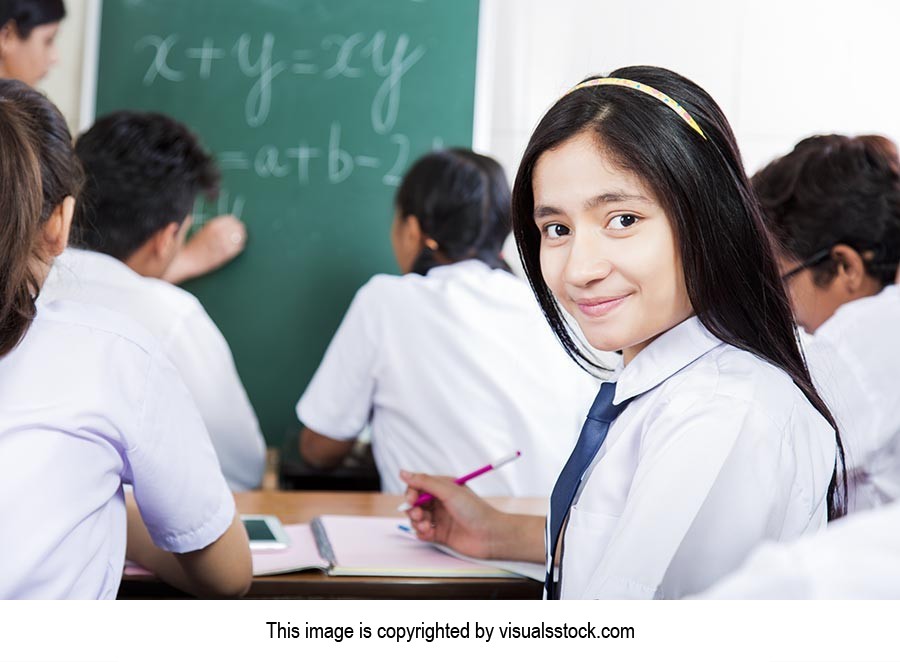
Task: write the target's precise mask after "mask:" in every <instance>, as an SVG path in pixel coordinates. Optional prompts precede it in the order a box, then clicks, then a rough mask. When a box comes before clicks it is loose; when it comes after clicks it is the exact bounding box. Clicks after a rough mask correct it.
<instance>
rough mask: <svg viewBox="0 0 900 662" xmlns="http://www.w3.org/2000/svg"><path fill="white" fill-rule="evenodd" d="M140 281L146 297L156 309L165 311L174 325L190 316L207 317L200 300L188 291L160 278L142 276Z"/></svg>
mask: <svg viewBox="0 0 900 662" xmlns="http://www.w3.org/2000/svg"><path fill="white" fill-rule="evenodd" d="M140 281H141V288H142V289H143V290H144V294H145V295H146V297H148V298H151V299H152V300H153V303H154V307H156V308H159V309H162V310H165V311H166V313H167V315H168V317H169V319H171V320H172V321H173V323H174V322H175V321H177V320H180V319H182V318H184V317H187V316H190V315H196V314H200V313H202V314H203V315H206V309H205V308H204V307H203V304H201V303H200V300H199V299H198V298H197V297H195V296H194V295H193V294H191V293H190V292H188V291H187V290H184V289H182V288H180V287H178V286H177V285H173V284H172V283H168V282H166V281H164V280H161V279H159V278H148V277H145V276H142V277H141V279H140Z"/></svg>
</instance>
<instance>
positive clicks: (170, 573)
mask: <svg viewBox="0 0 900 662" xmlns="http://www.w3.org/2000/svg"><path fill="white" fill-rule="evenodd" d="M0 181H2V182H3V186H2V187H0V197H2V199H0V272H2V273H3V274H4V276H3V280H2V282H0V502H2V503H3V504H4V507H3V508H2V509H0V540H3V549H2V552H0V556H2V559H3V571H2V572H0V598H114V597H115V596H116V592H117V589H118V586H119V580H120V578H121V574H122V565H123V559H124V557H125V554H126V526H127V530H128V534H127V551H128V555H129V556H130V557H131V558H134V560H136V561H138V562H140V563H141V564H142V565H144V566H145V567H147V568H149V569H151V570H153V571H154V572H156V574H157V575H158V576H160V577H162V578H164V579H166V580H168V581H170V582H172V583H175V584H176V585H177V586H179V587H181V588H183V589H185V590H188V591H191V592H194V593H198V594H202V595H240V594H242V593H243V592H245V591H246V590H247V587H248V586H249V583H250V578H251V568H250V554H249V546H248V542H247V535H246V532H245V531H244V528H243V526H242V524H241V522H240V520H239V519H238V518H237V515H236V513H235V505H234V499H233V497H232V495H231V493H230V492H229V490H228V487H227V485H226V484H225V481H224V479H223V477H222V474H221V472H220V470H219V466H218V462H217V460H216V456H215V453H214V451H213V448H212V445H211V444H210V442H209V437H208V436H207V433H206V430H205V428H204V426H203V421H202V420H201V418H200V415H199V413H198V412H197V410H196V408H195V407H194V405H193V403H192V401H191V397H190V395H189V394H188V392H187V389H186V388H185V386H184V384H183V383H182V381H181V379H180V378H179V376H178V373H177V371H176V370H175V368H174V367H173V366H172V365H171V363H169V361H168V360H167V359H166V357H165V353H164V352H163V350H162V348H161V347H160V345H159V344H158V343H157V342H156V341H155V340H154V339H153V337H152V336H151V335H150V334H148V333H147V332H146V331H145V330H144V329H142V328H141V327H140V326H139V325H138V324H136V323H134V322H133V321H131V320H129V319H128V318H126V317H122V316H119V315H117V314H115V313H113V312H111V311H109V310H106V309H104V308H100V307H97V306H91V305H88V304H82V303H78V302H72V301H58V302H54V303H52V304H47V303H44V302H43V301H38V302H37V304H36V303H35V298H36V297H37V295H38V294H39V292H40V288H41V284H42V282H43V281H44V279H45V278H46V276H47V272H48V270H49V268H50V264H51V262H52V260H53V257H54V256H55V255H58V254H59V253H60V252H61V251H62V250H63V249H64V247H65V245H66V241H67V238H68V234H69V227H70V223H71V219H72V213H73V209H74V207H75V199H74V196H76V195H77V194H78V190H79V186H80V183H81V181H82V173H81V169H80V167H79V165H78V160H77V158H76V157H75V154H74V152H73V150H72V138H71V136H70V134H69V131H68V129H67V127H66V124H65V120H63V118H62V116H61V115H60V114H59V111H58V110H57V109H56V108H55V107H54V106H53V105H52V104H51V103H50V102H49V101H47V99H46V98H44V97H43V95H41V94H39V93H38V92H36V91H34V90H33V89H32V88H30V87H28V86H27V85H25V84H24V83H21V82H18V81H11V80H2V81H0ZM123 484H131V485H133V486H134V500H133V501H132V503H131V504H130V505H129V506H128V508H127V515H126V501H125V496H124V492H123ZM135 504H136V505H135ZM138 509H139V511H140V513H138ZM141 516H143V521H142V520H141ZM144 522H146V525H145V524H144Z"/></svg>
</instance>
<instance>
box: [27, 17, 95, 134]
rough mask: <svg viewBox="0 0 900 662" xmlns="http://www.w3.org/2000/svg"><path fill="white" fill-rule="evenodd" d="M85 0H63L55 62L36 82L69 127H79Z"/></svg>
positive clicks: (74, 128)
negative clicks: (62, 16)
mask: <svg viewBox="0 0 900 662" xmlns="http://www.w3.org/2000/svg"><path fill="white" fill-rule="evenodd" d="M87 7H88V0H67V2H66V19H65V20H64V21H63V23H62V25H61V26H60V29H59V34H58V35H57V38H56V40H57V41H56V44H57V48H58V50H59V62H58V63H57V65H56V66H55V67H54V68H53V69H51V70H50V74H49V75H48V76H47V77H46V78H45V79H44V80H43V81H42V82H41V84H40V85H39V86H38V87H39V88H40V89H41V90H43V91H44V92H46V93H47V95H48V96H49V97H50V98H51V99H52V100H53V102H54V103H56V105H57V106H59V109H60V110H61V111H62V113H63V115H65V118H66V121H67V122H68V123H69V127H70V128H71V129H72V130H73V131H75V130H77V129H78V128H79V126H80V124H79V120H80V110H79V106H80V103H81V87H82V80H81V70H82V64H83V61H84V52H85V35H86V34H87V29H86V24H85V21H86V16H87Z"/></svg>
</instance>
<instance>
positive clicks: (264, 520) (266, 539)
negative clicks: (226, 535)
mask: <svg viewBox="0 0 900 662" xmlns="http://www.w3.org/2000/svg"><path fill="white" fill-rule="evenodd" d="M241 521H242V522H243V523H244V528H245V529H246V530H247V537H248V538H249V539H250V549H286V548H287V547H289V546H290V544H291V541H290V539H289V538H288V536H287V532H286V531H285V530H284V527H283V526H282V525H281V520H280V519H278V518H277V517H275V516H274V515H241Z"/></svg>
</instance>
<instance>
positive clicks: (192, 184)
mask: <svg viewBox="0 0 900 662" xmlns="http://www.w3.org/2000/svg"><path fill="white" fill-rule="evenodd" d="M75 152H76V153H77V154H78V158H79V159H81V163H82V165H83V166H84V170H85V174H86V177H87V179H86V183H85V187H84V193H83V195H82V198H81V200H80V201H79V204H78V206H77V209H76V212H75V218H74V221H73V230H74V232H73V243H74V244H75V245H77V246H80V247H82V248H87V249H90V250H93V251H98V252H100V253H106V254H107V255H111V256H113V257H115V258H118V259H120V260H126V259H128V258H129V257H131V256H132V255H133V254H134V253H135V252H136V251H137V250H138V249H139V248H140V247H141V246H143V245H144V244H145V243H146V242H147V240H148V239H150V237H152V236H153V235H154V234H155V233H156V232H158V231H159V230H161V229H162V228H164V227H165V226H167V225H168V224H169V223H181V222H182V221H184V220H185V218H187V216H188V214H190V212H191V209H192V208H193V205H194V200H195V199H196V198H197V195H199V194H200V193H204V194H206V195H207V196H209V197H212V196H214V195H215V194H216V193H217V191H218V185H219V170H218V168H217V167H216V164H215V162H214V160H213V158H212V156H211V155H210V154H209V153H208V152H206V151H205V150H204V149H203V147H202V146H201V145H200V141H199V140H198V139H197V137H196V136H195V135H194V134H193V133H192V132H191V131H190V130H189V129H188V128H187V127H186V126H184V125H183V124H181V123H180V122H178V121H176V120H174V119H172V118H171V117H167V116H166V115H162V114H160V113H146V112H133V111H118V112H114V113H111V114H109V115H106V116H105V117H102V118H100V119H99V120H97V123H96V124H94V126H93V127H91V128H90V130H89V131H87V133H85V134H83V135H82V136H81V137H80V138H79V139H78V142H76V144H75Z"/></svg>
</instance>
